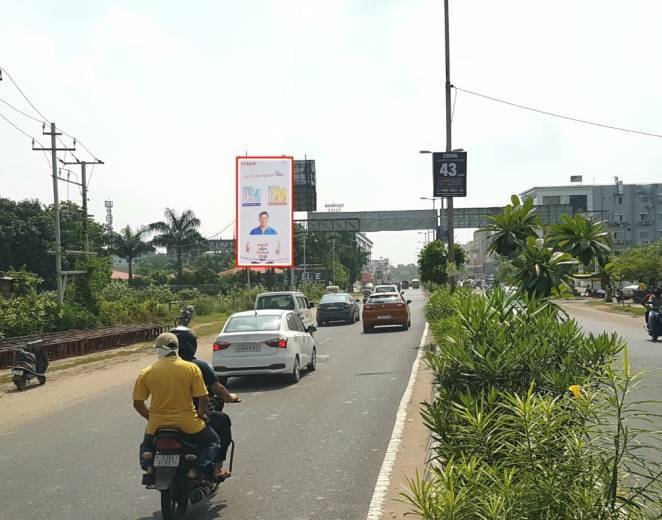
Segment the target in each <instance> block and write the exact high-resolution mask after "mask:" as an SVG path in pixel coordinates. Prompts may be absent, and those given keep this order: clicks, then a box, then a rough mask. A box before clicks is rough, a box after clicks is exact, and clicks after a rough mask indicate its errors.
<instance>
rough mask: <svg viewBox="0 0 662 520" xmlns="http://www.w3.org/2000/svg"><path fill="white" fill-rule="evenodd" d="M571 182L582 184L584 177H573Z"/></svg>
mask: <svg viewBox="0 0 662 520" xmlns="http://www.w3.org/2000/svg"><path fill="white" fill-rule="evenodd" d="M570 182H582V176H581V175H571V176H570Z"/></svg>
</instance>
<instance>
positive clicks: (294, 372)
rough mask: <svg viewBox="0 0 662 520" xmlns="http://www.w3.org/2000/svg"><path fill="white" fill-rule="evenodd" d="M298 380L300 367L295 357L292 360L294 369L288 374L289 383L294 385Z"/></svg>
mask: <svg viewBox="0 0 662 520" xmlns="http://www.w3.org/2000/svg"><path fill="white" fill-rule="evenodd" d="M299 379H301V367H300V365H299V358H298V357H297V358H295V359H294V368H293V369H292V373H291V374H290V383H292V384H293V385H295V384H297V383H298V382H299Z"/></svg>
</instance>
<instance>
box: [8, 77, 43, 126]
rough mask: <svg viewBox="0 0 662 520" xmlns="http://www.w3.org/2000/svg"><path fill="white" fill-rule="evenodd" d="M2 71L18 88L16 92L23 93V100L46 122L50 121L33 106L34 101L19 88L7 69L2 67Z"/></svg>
mask: <svg viewBox="0 0 662 520" xmlns="http://www.w3.org/2000/svg"><path fill="white" fill-rule="evenodd" d="M0 70H2V72H4V73H5V74H6V75H7V77H8V78H9V81H11V82H12V84H13V85H14V86H15V87H16V90H18V91H19V92H20V93H21V96H23V99H25V100H26V101H27V102H28V105H30V106H31V107H32V109H33V110H34V111H35V112H36V113H37V114H39V115H40V116H41V117H42V118H43V120H44V121H49V119H48V118H47V117H46V116H45V115H44V114H42V113H41V112H39V110H38V109H37V107H36V106H34V105H33V104H32V101H30V99H29V98H28V96H26V95H25V92H23V91H22V90H21V87H19V86H18V84H17V83H16V82H15V81H14V78H12V77H11V74H9V71H8V70H7V69H5V68H4V67H0Z"/></svg>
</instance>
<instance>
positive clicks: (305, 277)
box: [303, 227, 308, 284]
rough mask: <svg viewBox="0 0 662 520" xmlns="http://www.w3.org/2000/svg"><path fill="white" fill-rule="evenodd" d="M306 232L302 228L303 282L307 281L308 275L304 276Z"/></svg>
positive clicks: (305, 271) (305, 270)
mask: <svg viewBox="0 0 662 520" xmlns="http://www.w3.org/2000/svg"><path fill="white" fill-rule="evenodd" d="M307 234H308V231H307V230H306V228H305V227H304V228H303V283H304V284H305V283H306V282H307V281H308V277H307V276H306V273H307V269H306V235H307Z"/></svg>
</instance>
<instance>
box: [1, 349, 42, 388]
mask: <svg viewBox="0 0 662 520" xmlns="http://www.w3.org/2000/svg"><path fill="white" fill-rule="evenodd" d="M9 368H10V369H11V374H12V381H13V383H14V385H16V389H17V390H19V391H22V390H25V387H26V386H27V384H28V383H30V384H31V380H32V379H34V378H36V379H37V381H38V382H39V384H40V385H45V384H46V374H47V372H48V354H47V353H46V349H44V348H42V340H41V339H38V340H36V341H31V342H30V343H27V344H26V345H25V346H24V347H20V348H18V349H17V350H16V351H15V352H14V365H12V366H11V367H9Z"/></svg>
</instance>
